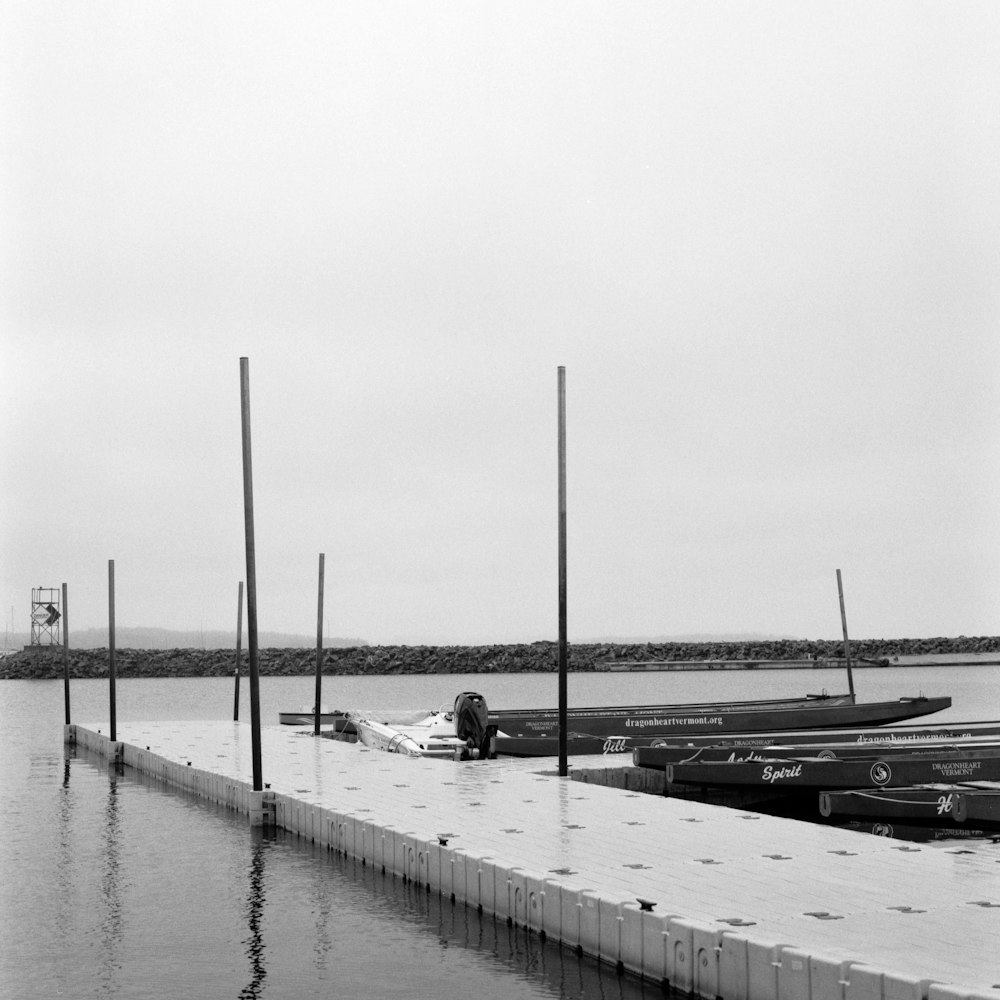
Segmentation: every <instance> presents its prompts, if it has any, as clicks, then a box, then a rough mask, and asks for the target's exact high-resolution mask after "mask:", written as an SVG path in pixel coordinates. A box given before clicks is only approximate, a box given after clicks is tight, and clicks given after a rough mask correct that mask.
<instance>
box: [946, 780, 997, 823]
mask: <svg viewBox="0 0 1000 1000" xmlns="http://www.w3.org/2000/svg"><path fill="white" fill-rule="evenodd" d="M976 784H977V786H979V787H976V788H971V787H968V786H963V787H962V788H960V789H958V791H957V792H956V793H955V807H954V810H953V812H954V817H955V821H956V822H958V823H964V824H975V825H977V826H978V825H982V826H1000V784H998V783H996V782H987V781H983V782H976Z"/></svg>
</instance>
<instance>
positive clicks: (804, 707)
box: [489, 694, 951, 757]
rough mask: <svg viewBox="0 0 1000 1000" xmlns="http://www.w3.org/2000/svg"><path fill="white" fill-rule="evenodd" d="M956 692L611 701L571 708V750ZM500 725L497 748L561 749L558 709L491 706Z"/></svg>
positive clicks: (764, 729) (908, 705) (856, 721)
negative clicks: (862, 698) (886, 697)
mask: <svg viewBox="0 0 1000 1000" xmlns="http://www.w3.org/2000/svg"><path fill="white" fill-rule="evenodd" d="M950 706H951V698H948V697H937V698H927V697H924V696H923V695H917V696H914V697H909V698H899V699H898V700H896V701H879V702H859V701H856V700H855V699H854V697H853V696H852V695H850V694H838V695H830V694H815V695H812V694H811V695H806V696H805V697H803V698H781V699H770V700H762V701H728V702H710V703H705V704H701V703H699V704H678V705H625V706H621V705H608V706H601V707H593V708H571V709H569V710H568V711H567V739H566V743H567V751H568V753H570V754H598V753H604V754H610V753H628V752H631V751H633V750H634V749H636V748H637V747H648V746H656V745H658V744H660V743H662V742H663V741H665V740H669V741H673V740H676V739H677V738H678V737H684V738H685V739H687V738H689V737H696V738H703V737H704V738H708V739H709V740H717V739H718V738H719V737H720V736H722V737H725V736H728V735H731V734H739V735H741V736H745V735H746V734H749V733H763V734H767V736H768V737H769V738H770V737H771V736H773V734H774V733H775V732H779V731H781V732H784V731H795V730H810V731H816V730H826V729H844V728H854V727H874V726H883V725H887V724H889V723H894V722H902V721H905V720H907V719H915V718H919V717H920V716H924V715H931V714H933V713H934V712H940V711H942V710H943V709H946V708H949V707H950ZM489 721H490V722H491V723H494V724H495V725H496V727H497V730H498V735H497V739H496V752H497V753H498V754H504V755H507V756H512V757H552V756H555V755H556V754H558V752H559V713H558V711H556V710H555V709H506V710H502V711H495V710H493V709H491V710H490V713H489Z"/></svg>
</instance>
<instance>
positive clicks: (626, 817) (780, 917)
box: [65, 722, 1000, 1000]
mask: <svg viewBox="0 0 1000 1000" xmlns="http://www.w3.org/2000/svg"><path fill="white" fill-rule="evenodd" d="M101 730H103V732H104V733H107V732H108V726H107V725H106V724H101V723H94V724H89V723H88V724H86V725H70V726H67V727H66V729H65V739H66V742H67V743H68V744H75V745H76V746H77V747H79V748H81V749H86V750H89V751H91V752H93V753H96V754H98V755H100V756H102V757H105V758H107V759H108V760H109V761H110V762H115V763H120V764H123V765H126V766H129V767H133V768H136V769H137V770H139V771H141V772H143V773H145V774H149V775H152V776H153V777H155V778H157V779H158V780H161V781H163V782H165V783H167V784H170V785H173V786H175V787H179V788H182V789H185V790H187V791H189V792H192V793H194V794H196V795H199V796H202V797H204V798H206V799H209V800H211V801H214V802H218V803H221V804H223V805H225V806H227V807H229V808H232V809H236V810H239V811H240V812H243V813H246V814H247V815H248V816H249V817H250V822H251V823H253V824H255V825H265V826H266V825H274V826H276V827H279V828H282V829H285V830H288V831H291V832H293V833H296V834H298V835H300V836H302V837H305V838H308V839H309V840H311V841H313V842H315V843H317V844H320V845H323V846H325V847H327V848H329V849H330V850H336V851H339V852H341V853H343V854H346V855H348V856H351V857H355V858H358V859H360V860H362V861H364V862H365V863H366V864H373V865H379V866H380V867H382V868H383V869H384V870H385V871H387V872H392V873H393V874H395V875H398V876H400V877H401V878H404V879H407V880H412V881H414V882H416V883H417V884H421V885H424V886H425V887H426V888H427V890H428V891H430V892H437V893H440V894H442V895H443V896H445V897H450V898H451V899H453V900H454V901H455V903H456V905H457V904H462V903H464V904H465V905H466V906H474V907H476V908H477V909H480V910H481V911H482V912H484V913H487V914H493V915H494V916H495V917H496V918H498V919H501V920H508V921H511V922H513V923H515V924H517V925H518V926H523V927H526V928H528V929H530V930H531V931H534V932H536V933H538V934H540V935H545V936H546V937H547V938H548V939H550V940H554V941H558V942H560V943H561V944H563V945H564V946H566V947H569V948H573V949H576V950H578V951H580V952H582V953H586V954H587V955H590V956H592V957H594V958H597V959H599V960H600V961H602V962H605V963H608V964H610V965H612V966H613V967H615V968H617V969H618V970H620V971H628V972H630V973H633V974H635V975H638V976H641V977H643V978H644V979H647V980H651V981H654V982H659V983H664V984H669V985H670V986H671V987H672V988H674V989H677V990H683V991H686V992H689V993H692V994H694V995H697V996H701V997H706V998H710V1000H714V998H716V997H721V998H723V1000H987V998H990V1000H1000V957H998V948H997V942H998V941H1000V847H998V848H997V849H996V850H993V849H991V848H990V846H989V845H987V847H986V848H985V849H982V848H981V849H969V848H968V847H966V846H965V845H962V844H958V845H956V846H955V847H951V846H947V847H945V846H934V847H929V846H926V845H919V846H918V845H914V844H909V843H906V842H903V841H897V840H891V839H888V838H880V837H873V836H869V835H866V834H860V833H856V832H852V831H847V830H840V829H837V828H834V827H826V826H820V825H815V824H809V823H800V822H796V821H794V820H787V819H780V818H776V817H770V816H764V815H757V814H753V813H748V812H744V811H741V810H733V809H725V808H721V807H718V806H713V805H708V804H705V803H700V802H696V801H692V800H690V799H673V798H667V797H663V796H657V795H649V794H642V793H641V792H638V791H629V790H626V789H624V788H611V787H605V786H604V785H603V784H598V783H594V782H592V781H571V780H566V779H560V778H559V777H557V776H556V774H555V768H554V766H553V764H554V762H552V761H547V760H539V759H537V758H536V759H527V760H521V759H514V758H508V759H498V760H492V761H470V762H466V763H457V762H452V761H442V760H432V759H427V758H408V757H403V756H400V755H395V754H386V753H380V752H378V751H371V750H366V749H364V748H362V747H360V746H358V745H357V744H347V743H340V742H337V741H334V740H330V739H316V738H315V737H313V735H312V730H311V728H310V729H305V728H303V729H299V728H297V727H289V726H273V727H272V726H268V727H264V728H263V730H262V733H261V757H262V761H263V775H264V782H265V785H266V787H265V789H264V790H263V791H256V792H255V791H253V789H252V750H251V742H250V727H249V726H248V725H246V724H245V723H235V722H150V723H142V722H138V723H134V722H130V723H126V724H124V725H122V724H120V723H119V725H118V726H117V732H116V736H117V739H116V741H115V742H111V741H110V740H109V739H108V738H107V736H106V735H102V732H101ZM610 764H611V762H609V761H608V759H607V758H596V759H595V758H590V757H583V758H574V759H573V761H572V771H573V772H580V774H581V776H582V775H583V774H584V773H589V774H591V775H592V774H593V773H594V769H595V768H598V769H601V768H608V767H609V765H610ZM627 764H628V762H627V761H622V762H621V766H622V767H624V766H627Z"/></svg>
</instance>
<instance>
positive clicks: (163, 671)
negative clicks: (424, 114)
mask: <svg viewBox="0 0 1000 1000" xmlns="http://www.w3.org/2000/svg"><path fill="white" fill-rule="evenodd" d="M993 652H997V653H1000V636H991V637H976V638H967V637H965V636H961V637H959V638H953V639H948V638H938V639H862V640H853V639H852V640H851V655H852V657H857V658H858V659H859V660H860V659H862V658H863V659H869V660H882V659H889V660H891V659H892V658H893V657H896V656H913V655H931V654H934V655H960V654H983V653H993ZM842 654H843V643H842V642H840V641H837V640H829V641H826V640H815V641H813V640H791V639H788V640H775V641H766V642H765V641H754V642H657V643H577V644H571V645H570V647H569V664H568V665H569V669H570V670H572V671H590V670H600V669H606V668H607V665H608V664H613V663H625V662H629V663H643V662H662V661H672V660H674V661H691V660H742V661H756V662H759V663H761V664H763V663H765V662H766V661H775V660H778V661H780V660H808V659H816V660H821V659H823V658H826V657H836V656H840V655H842ZM235 657H236V654H235V650H233V649H127V648H126V649H116V650H115V671H116V674H117V676H119V677H224V676H227V675H231V674H232V673H233V672H234V670H235V667H236V659H235ZM247 662H248V661H247V652H246V650H244V651H243V654H242V657H241V671H242V672H244V673H245V672H246V671H247V669H248V668H247ZM258 668H259V672H260V674H261V676H302V675H308V674H312V673H314V672H315V670H316V651H315V649H307V648H294V649H262V650H260V651H259V654H258ZM557 669H558V645H557V643H554V642H533V643H523V644H516V645H503V646H352V647H347V648H338V649H326V650H324V652H323V673H324V674H331V675H335V674H488V673H546V672H554V671H555V670H557ZM69 673H70V676H71V677H74V678H77V677H106V676H107V674H108V650H107V649H71V650H70V652H69ZM62 676H63V653H62V648H61V647H35V648H33V649H31V650H28V651H23V652H19V653H15V654H14V655H12V656H5V657H2V658H0V679H30V678H35V679H39V680H43V679H52V678H57V677H62Z"/></svg>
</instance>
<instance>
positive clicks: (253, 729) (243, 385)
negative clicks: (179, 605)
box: [240, 358, 264, 792]
mask: <svg viewBox="0 0 1000 1000" xmlns="http://www.w3.org/2000/svg"><path fill="white" fill-rule="evenodd" d="M240 411H241V415H242V419H243V523H244V529H245V532H246V549H247V645H248V647H249V653H250V742H251V747H252V752H253V790H254V791H255V792H262V791H263V790H264V777H263V768H262V767H261V760H260V678H259V677H258V672H257V667H258V658H257V568H256V562H257V560H256V554H255V551H254V538H253V463H252V461H251V454H250V362H249V360H248V359H247V358H240Z"/></svg>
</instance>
